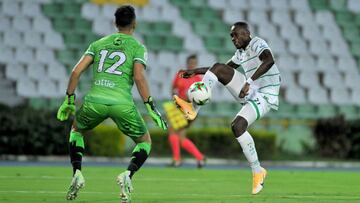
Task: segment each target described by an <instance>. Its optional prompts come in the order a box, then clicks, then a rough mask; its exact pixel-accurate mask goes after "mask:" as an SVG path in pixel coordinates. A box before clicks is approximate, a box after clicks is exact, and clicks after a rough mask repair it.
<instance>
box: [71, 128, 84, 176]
mask: <svg viewBox="0 0 360 203" xmlns="http://www.w3.org/2000/svg"><path fill="white" fill-rule="evenodd" d="M84 149H85V145H84V138H83V136H82V135H81V133H79V132H76V131H71V132H70V139H69V151H70V161H71V164H72V167H73V174H75V171H76V170H77V169H78V170H81V162H82V156H83V153H84Z"/></svg>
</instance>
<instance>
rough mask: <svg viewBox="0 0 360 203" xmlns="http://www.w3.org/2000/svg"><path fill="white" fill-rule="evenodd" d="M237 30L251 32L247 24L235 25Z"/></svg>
mask: <svg viewBox="0 0 360 203" xmlns="http://www.w3.org/2000/svg"><path fill="white" fill-rule="evenodd" d="M233 26H235V27H236V28H240V29H244V30H247V31H248V32H250V29H249V25H248V24H247V23H246V22H243V21H239V22H236V23H234V24H233Z"/></svg>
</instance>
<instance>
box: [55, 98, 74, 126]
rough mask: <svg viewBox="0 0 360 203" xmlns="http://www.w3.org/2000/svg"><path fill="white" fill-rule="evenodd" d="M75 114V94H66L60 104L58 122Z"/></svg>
mask: <svg viewBox="0 0 360 203" xmlns="http://www.w3.org/2000/svg"><path fill="white" fill-rule="evenodd" d="M74 114H75V94H70V95H69V94H67V93H66V97H65V101H64V102H63V103H62V104H61V106H60V108H59V110H58V112H57V116H56V117H57V119H59V120H60V121H64V120H67V119H68V118H69V116H70V115H74Z"/></svg>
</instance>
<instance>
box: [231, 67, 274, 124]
mask: <svg viewBox="0 0 360 203" xmlns="http://www.w3.org/2000/svg"><path fill="white" fill-rule="evenodd" d="M245 79H246V78H245V76H244V75H243V74H241V73H239V72H238V71H235V74H234V76H233V78H232V80H231V81H230V82H229V83H228V84H227V85H226V86H225V87H226V88H227V89H228V90H229V92H230V93H231V94H232V95H233V97H234V98H235V99H236V101H238V102H239V103H241V104H242V105H243V107H242V108H241V110H240V111H239V113H237V114H236V116H241V117H243V118H245V119H246V120H247V122H248V125H250V124H252V123H253V122H254V121H255V120H258V119H260V118H262V117H263V116H264V115H265V114H266V113H267V112H269V111H270V109H271V105H269V103H268V102H267V101H266V100H265V98H264V97H265V95H263V94H262V93H260V92H258V91H257V87H256V86H253V87H252V86H250V90H249V94H248V95H247V96H246V97H245V98H239V95H240V92H241V89H242V87H243V86H244V84H245V82H246V81H245Z"/></svg>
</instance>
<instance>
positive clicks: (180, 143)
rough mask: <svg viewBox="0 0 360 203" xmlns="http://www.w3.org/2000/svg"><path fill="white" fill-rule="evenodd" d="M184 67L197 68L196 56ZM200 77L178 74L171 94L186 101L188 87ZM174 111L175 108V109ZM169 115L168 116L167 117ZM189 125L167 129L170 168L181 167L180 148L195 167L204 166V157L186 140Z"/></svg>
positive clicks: (187, 61) (188, 58)
mask: <svg viewBox="0 0 360 203" xmlns="http://www.w3.org/2000/svg"><path fill="white" fill-rule="evenodd" d="M186 66H187V69H188V70H191V69H194V68H195V67H196V66H197V57H196V55H190V56H188V57H187V59H186ZM201 79H202V77H201V76H200V75H194V76H193V77H190V78H187V79H184V78H182V77H180V75H179V74H176V75H175V78H174V80H173V83H172V89H171V91H172V94H173V95H174V94H177V95H178V96H179V97H180V98H182V99H183V100H188V98H187V91H188V89H189V87H190V86H191V85H192V84H193V83H194V82H199V81H201ZM175 109H176V107H175ZM169 116H170V115H169V114H168V117H169ZM188 127H189V125H187V126H184V127H183V128H180V129H175V127H173V126H171V127H170V128H169V143H170V147H171V151H172V156H173V161H172V163H171V166H173V167H178V166H180V165H181V154H180V147H182V148H183V149H185V150H186V151H188V152H189V153H190V154H191V155H192V156H194V157H195V159H196V161H197V167H198V168H202V167H203V166H204V164H205V161H204V155H203V154H202V153H201V152H200V151H199V149H198V148H197V147H196V146H195V144H194V143H193V142H192V141H191V140H190V139H188V138H186V128H188Z"/></svg>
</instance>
